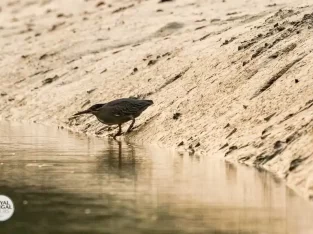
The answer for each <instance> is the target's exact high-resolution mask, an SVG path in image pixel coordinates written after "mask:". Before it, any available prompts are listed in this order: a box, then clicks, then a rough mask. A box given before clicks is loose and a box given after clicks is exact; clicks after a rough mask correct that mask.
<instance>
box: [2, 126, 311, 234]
mask: <svg viewBox="0 0 313 234" xmlns="http://www.w3.org/2000/svg"><path fill="white" fill-rule="evenodd" d="M0 129H1V131H0V194H5V195H7V196H9V197H10V198H11V199H12V200H13V202H14V204H15V213H14V215H13V217H12V218H11V219H10V220H9V221H6V222H0V233H1V234H37V233H40V234H45V233H49V234H60V233H82V234H97V233H114V234H137V233H138V234H139V233H140V234H141V233H147V234H159V233H162V234H176V233H177V234H186V233H188V234H199V233H201V234H211V233H212V234H213V233H214V234H235V233H236V234H274V233H275V234H283V233H284V234H287V233H288V234H289V233H290V234H302V233H303V234H304V233H305V234H308V233H313V222H312V221H311V220H312V218H313V209H312V207H311V206H310V205H308V203H307V202H305V201H303V200H302V199H300V198H298V197H297V196H296V195H295V194H294V193H293V192H291V191H290V190H288V189H287V188H286V187H285V186H284V184H282V183H281V182H279V181H278V180H275V179H274V178H273V177H272V176H270V175H269V174H267V173H265V172H258V171H256V170H255V169H251V168H246V167H242V166H238V167H237V166H236V167H235V166H233V165H231V164H227V163H225V162H223V161H221V160H220V159H216V158H214V157H209V156H206V157H195V156H189V155H183V156H181V155H178V154H177V153H175V152H174V151H173V150H166V149H160V148H158V147H152V146H150V147H141V146H135V145H129V144H126V143H125V142H122V143H121V144H119V143H117V142H115V141H109V140H107V139H95V138H86V137H84V136H78V135H75V134H71V133H68V132H67V131H62V130H58V129H56V128H48V127H45V126H40V125H30V124H9V123H3V124H0Z"/></svg>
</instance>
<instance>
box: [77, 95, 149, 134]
mask: <svg viewBox="0 0 313 234" xmlns="http://www.w3.org/2000/svg"><path fill="white" fill-rule="evenodd" d="M152 104H153V101H152V100H140V99H134V98H122V99H117V100H114V101H111V102H108V103H102V104H95V105H93V106H91V107H90V108H88V109H87V110H85V111H81V112H78V113H76V114H75V115H81V114H93V115H95V116H96V117H97V119H98V120H99V121H100V122H101V123H103V124H106V125H118V126H119V131H118V132H117V133H116V134H115V136H114V138H115V137H116V136H119V135H121V133H122V129H121V125H122V124H123V123H126V122H128V121H130V120H132V123H131V124H130V126H129V128H128V129H127V132H130V131H131V129H132V127H133V126H134V123H135V118H137V117H138V116H140V115H141V113H142V112H143V111H145V110H146V109H147V108H148V107H149V106H151V105H152Z"/></svg>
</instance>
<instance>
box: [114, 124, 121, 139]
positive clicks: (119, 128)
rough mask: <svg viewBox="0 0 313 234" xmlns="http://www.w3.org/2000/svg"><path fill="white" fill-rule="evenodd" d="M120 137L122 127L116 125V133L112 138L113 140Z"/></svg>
mask: <svg viewBox="0 0 313 234" xmlns="http://www.w3.org/2000/svg"><path fill="white" fill-rule="evenodd" d="M120 135H122V125H121V124H119V125H118V132H117V133H116V134H115V135H114V136H113V139H116V137H117V136H120Z"/></svg>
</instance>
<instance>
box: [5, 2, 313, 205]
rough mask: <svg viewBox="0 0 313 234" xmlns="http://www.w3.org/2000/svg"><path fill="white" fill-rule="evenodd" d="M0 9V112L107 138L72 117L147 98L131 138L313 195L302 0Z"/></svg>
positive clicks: (311, 43) (312, 86)
mask: <svg viewBox="0 0 313 234" xmlns="http://www.w3.org/2000/svg"><path fill="white" fill-rule="evenodd" d="M0 9H1V10H0V22H1V25H0V36H1V40H0V48H1V54H0V66H1V69H0V77H1V78H0V79H1V86H0V111H1V118H2V119H8V120H14V121H22V120H28V121H36V122H38V123H40V122H41V123H48V124H56V125H64V126H66V127H69V128H70V129H72V130H73V131H79V132H86V133H88V134H96V135H98V136H103V137H106V136H107V135H108V134H109V133H112V132H115V131H116V129H115V128H113V129H111V131H107V129H106V128H103V127H104V126H103V125H102V124H101V123H99V122H98V121H97V120H96V118H95V117H93V116H81V117H78V118H71V117H72V115H73V114H74V113H75V112H77V111H80V110H82V109H85V108H87V107H89V106H90V105H91V104H94V103H101V102H107V101H109V100H112V99H116V98H121V97H130V96H135V97H139V98H145V99H152V100H153V101H154V103H155V104H154V105H153V106H151V107H149V109H147V110H146V111H145V112H144V114H143V115H142V116H140V118H138V120H137V123H136V126H137V128H136V129H135V131H134V132H133V133H131V134H130V135H128V138H130V139H131V140H132V141H135V142H140V143H145V144H148V143H159V144H162V145H165V146H169V147H172V146H175V147H178V148H179V149H180V150H182V149H188V151H189V152H190V154H194V156H196V155H197V154H206V155H207V156H208V157H216V156H217V157H218V156H220V157H223V158H225V159H226V160H230V161H233V162H241V163H245V164H248V165H254V166H256V167H259V168H265V169H267V170H269V171H271V172H273V173H274V174H275V175H277V176H279V177H281V178H284V179H286V181H287V183H288V185H290V186H291V187H293V188H294V189H295V190H296V191H297V192H298V193H300V194H301V195H303V196H304V197H306V198H311V199H313V144H312V143H313V66H312V60H313V53H312V51H313V1H292V0H288V1H282V0H277V1H263V0H250V1H249V0H246V1H244V0H234V1H231V0H225V1H222V0H211V1H206V0H198V1H197V0H176V1H168V2H162V3H161V2H159V0H147V1H139V0H138V1H134V0H133V1H131V0H128V1H126V0H125V1H113V0H111V1H108V0H107V1H100V0H97V1H95V0H37V1H36V0H19V1H18V0H10V1H9V0H2V1H1V2H0ZM126 128H127V126H126V125H125V126H124V128H123V129H124V130H125V129H126Z"/></svg>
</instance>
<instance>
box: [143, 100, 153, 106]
mask: <svg viewBox="0 0 313 234" xmlns="http://www.w3.org/2000/svg"><path fill="white" fill-rule="evenodd" d="M145 101H146V102H147V103H148V104H149V106H151V105H152V104H153V101H152V100H145Z"/></svg>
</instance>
